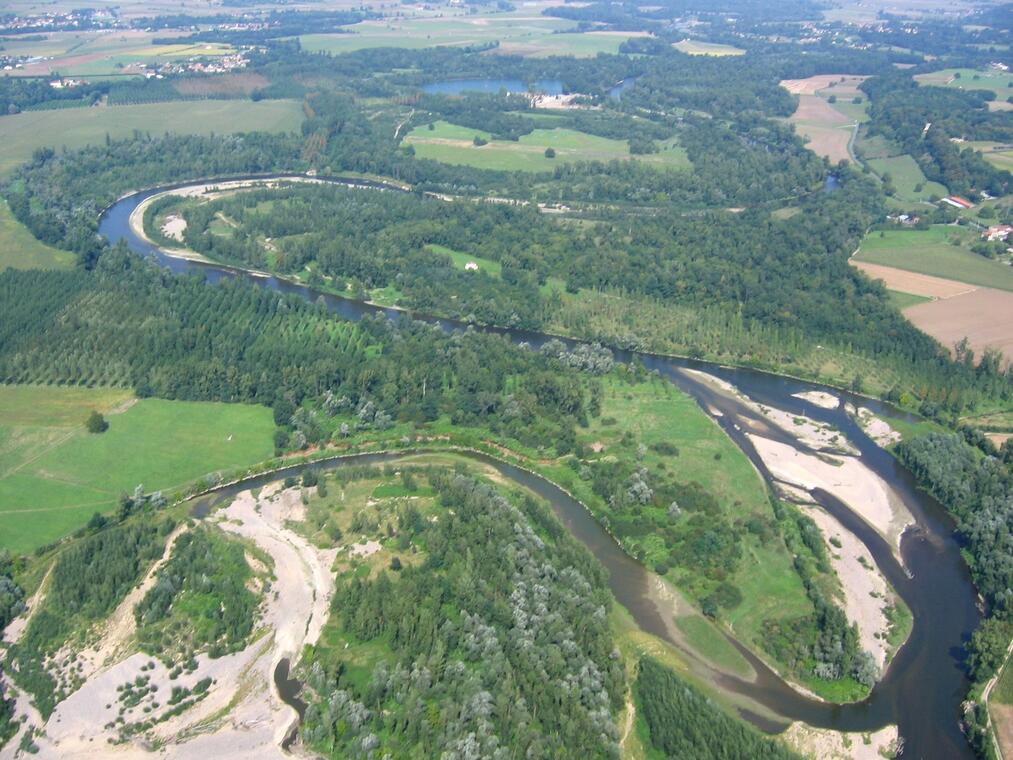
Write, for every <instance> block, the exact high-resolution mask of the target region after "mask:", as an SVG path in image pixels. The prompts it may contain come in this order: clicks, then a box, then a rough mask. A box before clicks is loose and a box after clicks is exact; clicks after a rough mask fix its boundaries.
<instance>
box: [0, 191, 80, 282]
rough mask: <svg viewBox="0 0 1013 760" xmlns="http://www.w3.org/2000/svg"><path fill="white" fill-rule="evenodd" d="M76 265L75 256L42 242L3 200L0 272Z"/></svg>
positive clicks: (0, 201) (0, 220)
mask: <svg viewBox="0 0 1013 760" xmlns="http://www.w3.org/2000/svg"><path fill="white" fill-rule="evenodd" d="M73 263H74V254H72V253H69V252H67V251H61V250H58V249H56V248H50V247H49V246H48V245H46V244H45V243H42V242H40V241H39V240H37V239H36V238H35V236H34V235H32V233H30V232H29V231H28V230H27V229H26V228H25V226H24V225H23V224H21V222H19V221H18V220H17V219H15V218H14V216H13V215H12V214H11V210H10V208H9V207H8V206H7V201H5V200H0V271H2V270H4V269H7V268H8V267H13V268H14V269H63V268H65V267H69V266H71V264H73Z"/></svg>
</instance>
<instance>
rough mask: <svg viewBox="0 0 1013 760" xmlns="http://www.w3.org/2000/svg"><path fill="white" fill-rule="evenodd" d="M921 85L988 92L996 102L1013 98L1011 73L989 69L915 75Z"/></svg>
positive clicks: (1012, 74)
mask: <svg viewBox="0 0 1013 760" xmlns="http://www.w3.org/2000/svg"><path fill="white" fill-rule="evenodd" d="M915 80H916V81H918V83H919V84H922V85H930V86H932V87H949V88H951V89H955V90H988V91H989V92H994V93H995V99H996V100H997V101H1004V100H1006V99H1007V98H1009V97H1011V96H1013V73H1010V72H1009V71H994V70H991V69H981V70H978V69H942V70H941V71H933V72H931V73H929V74H916V75H915Z"/></svg>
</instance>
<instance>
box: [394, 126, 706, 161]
mask: <svg viewBox="0 0 1013 760" xmlns="http://www.w3.org/2000/svg"><path fill="white" fill-rule="evenodd" d="M476 137H477V138H479V139H480V140H484V141H486V143H487V144H485V145H481V146H479V145H475V143H474V139H475V138H476ZM405 144H407V145H411V146H412V147H413V148H414V150H415V155H416V156H418V157H419V158H430V159H433V160H435V161H442V162H443V163H446V164H458V165H465V166H474V167H476V168H479V169H499V170H506V171H529V172H547V171H552V169H553V167H555V166H556V165H557V164H560V163H565V162H568V161H612V160H617V159H619V160H625V159H632V158H635V159H636V160H638V161H644V162H645V163H650V164H653V165H655V166H659V167H664V168H672V169H683V168H689V167H690V163H689V159H688V158H687V157H686V153H685V151H684V150H683V149H682V148H681V147H680V146H679V145H678V144H677V143H676V142H675V141H666V142H665V143H662V144H661V145H660V147H661V151H660V152H658V153H654V154H649V155H642V156H632V155H631V154H630V148H629V143H628V142H627V141H626V140H612V139H609V138H605V137H597V136H594V135H588V134H585V133H583V132H578V131H576V130H572V129H559V128H557V129H536V130H534V131H533V132H531V133H530V134H527V135H523V136H522V137H521V138H520V139H519V140H517V141H512V140H494V139H493V138H492V135H490V134H489V133H487V132H483V131H481V130H475V129H470V128H468V127H461V126H458V125H456V124H450V123H448V122H445V121H440V122H436V124H435V125H434V128H433V129H432V130H430V129H429V128H428V127H427V126H421V127H416V128H415V129H413V130H412V131H411V132H410V133H409V134H408V136H407V137H406V138H405ZM547 148H552V149H553V150H555V151H556V157H555V158H547V157H546V156H545V151H546V149H547Z"/></svg>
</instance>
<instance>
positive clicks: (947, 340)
mask: <svg viewBox="0 0 1013 760" xmlns="http://www.w3.org/2000/svg"><path fill="white" fill-rule="evenodd" d="M904 316H906V317H907V318H908V319H909V320H911V322H912V323H914V324H915V326H917V327H918V328H919V329H921V330H923V331H925V332H926V333H928V334H929V335H931V336H932V337H933V338H935V339H936V340H938V341H939V342H940V343H942V344H943V345H944V346H946V347H947V348H952V346H953V345H954V344H955V343H957V342H959V341H961V340H963V339H964V338H965V337H966V338H967V339H968V340H969V341H970V343H971V346H972V347H973V348H974V351H975V353H976V354H977V355H979V356H980V355H981V354H982V352H983V351H984V350H985V349H986V348H994V349H998V350H1000V351H1002V353H1003V354H1004V355H1005V356H1006V357H1007V360H1009V358H1011V357H1013V293H1010V292H1007V291H1004V290H993V289H992V288H977V289H976V290H972V291H969V292H967V293H963V294H961V295H958V296H953V297H952V298H942V299H939V300H936V301H930V302H928V303H922V304H918V305H916V306H912V307H910V308H907V309H905V310H904Z"/></svg>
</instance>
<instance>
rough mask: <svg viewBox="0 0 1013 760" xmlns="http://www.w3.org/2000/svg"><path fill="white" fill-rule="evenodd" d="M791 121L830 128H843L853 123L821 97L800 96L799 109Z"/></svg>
mask: <svg viewBox="0 0 1013 760" xmlns="http://www.w3.org/2000/svg"><path fill="white" fill-rule="evenodd" d="M791 120H792V121H795V122H805V123H809V124H818V125H822V126H828V127H842V126H844V125H846V124H850V123H851V119H849V118H848V117H847V116H845V115H844V114H842V113H841V112H840V111H838V110H837V109H836V108H834V107H833V106H832V105H830V103H828V102H827V101H826V100H824V99H823V98H821V97H820V96H819V95H800V96H799V99H798V108H796V109H795V113H794V114H792V117H791Z"/></svg>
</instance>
